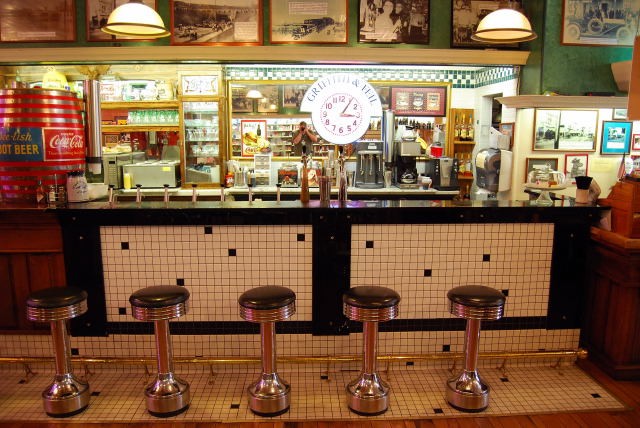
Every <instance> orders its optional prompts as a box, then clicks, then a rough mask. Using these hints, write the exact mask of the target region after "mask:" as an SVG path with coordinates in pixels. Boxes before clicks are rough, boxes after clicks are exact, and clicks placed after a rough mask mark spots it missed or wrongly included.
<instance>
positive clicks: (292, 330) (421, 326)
mask: <svg viewBox="0 0 640 428" xmlns="http://www.w3.org/2000/svg"><path fill="white" fill-rule="evenodd" d="M466 322H467V321H466V320H465V319H462V318H435V319H410V320H405V319H395V320H392V321H388V322H385V323H381V324H380V325H379V326H378V327H379V329H380V331H381V332H398V331H464V330H465V327H466ZM546 324H547V319H546V317H507V318H502V319H499V320H497V321H491V322H488V323H485V324H483V325H482V329H483V330H539V329H544V328H545V326H546ZM339 327H340V331H339V333H340V332H344V333H341V334H345V333H361V332H362V323H361V322H357V321H349V320H345V321H344V322H342V323H341V324H340V326H339ZM170 329H171V333H172V334H225V335H226V334H258V333H260V325H259V324H258V323H250V322H245V321H204V322H201V321H181V322H175V323H170ZM276 332H277V333H284V334H312V333H313V332H314V321H283V322H277V323H276ZM105 334H153V324H152V323H144V322H137V321H126V322H109V323H107V326H106V331H105ZM450 346H451V345H449V344H447V345H443V347H442V352H450V349H451V347H450ZM447 347H448V348H447Z"/></svg>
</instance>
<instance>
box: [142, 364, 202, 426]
mask: <svg viewBox="0 0 640 428" xmlns="http://www.w3.org/2000/svg"><path fill="white" fill-rule="evenodd" d="M144 396H145V401H146V403H147V410H148V411H149V413H150V414H151V415H153V416H158V417H168V416H173V415H177V414H179V413H182V412H183V411H185V410H187V408H188V407H189V402H190V399H191V397H190V393H189V384H188V383H187V382H185V381H183V380H182V379H180V378H178V377H176V376H174V375H173V373H165V374H158V375H157V376H156V379H155V381H153V382H151V383H150V384H149V385H147V387H146V388H145V389H144Z"/></svg>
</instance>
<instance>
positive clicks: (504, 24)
mask: <svg viewBox="0 0 640 428" xmlns="http://www.w3.org/2000/svg"><path fill="white" fill-rule="evenodd" d="M536 37H538V36H537V35H536V33H534V32H533V30H532V29H531V23H530V22H529V20H528V19H527V17H526V16H524V15H523V14H522V13H521V12H519V11H517V10H515V9H498V10H495V11H493V12H491V13H490V14H488V15H487V16H485V17H484V18H483V19H482V21H480V23H479V24H478V28H476V32H475V33H473V35H472V36H471V38H472V39H473V40H475V41H478V42H483V43H498V44H505V43H518V42H528V41H529V40H533V39H535V38H536Z"/></svg>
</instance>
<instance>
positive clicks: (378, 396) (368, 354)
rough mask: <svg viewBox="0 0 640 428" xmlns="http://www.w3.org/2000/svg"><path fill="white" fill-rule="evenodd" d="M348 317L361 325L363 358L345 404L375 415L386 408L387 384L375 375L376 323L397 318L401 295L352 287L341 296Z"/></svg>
mask: <svg viewBox="0 0 640 428" xmlns="http://www.w3.org/2000/svg"><path fill="white" fill-rule="evenodd" d="M342 302H343V306H342V308H343V311H344V314H345V316H346V317H347V318H349V319H350V320H354V321H361V322H362V323H363V326H362V331H363V342H364V346H363V349H364V355H363V361H362V371H361V372H360V377H358V378H357V379H355V380H354V381H352V382H350V383H349V384H347V387H346V392H347V404H348V406H349V408H350V409H351V410H352V411H353V412H354V413H357V414H359V415H364V416H375V415H379V414H382V413H384V412H386V411H387V409H388V408H389V385H388V384H387V383H386V382H384V381H383V380H382V379H381V378H380V377H379V375H378V373H376V358H377V348H378V343H377V342H378V323H379V322H383V321H389V320H392V319H394V318H396V317H397V316H398V304H399V303H400V295H399V294H398V293H396V292H395V291H393V290H392V289H390V288H386V287H376V286H362V287H353V288H350V289H349V290H347V291H346V292H345V293H344V295H343V296H342Z"/></svg>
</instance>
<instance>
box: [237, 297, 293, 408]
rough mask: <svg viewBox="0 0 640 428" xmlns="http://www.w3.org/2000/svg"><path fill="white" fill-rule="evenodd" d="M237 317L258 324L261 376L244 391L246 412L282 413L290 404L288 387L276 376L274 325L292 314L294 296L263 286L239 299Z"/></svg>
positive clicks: (285, 382)
mask: <svg viewBox="0 0 640 428" xmlns="http://www.w3.org/2000/svg"><path fill="white" fill-rule="evenodd" d="M238 304H239V305H240V317H242V319H244V320H246V321H250V322H255V323H260V348H261V349H260V350H261V356H262V374H261V375H260V377H259V378H258V380H257V381H256V382H254V383H252V384H251V385H249V387H248V388H247V392H248V393H249V408H250V409H251V411H252V412H253V413H255V414H257V415H259V416H277V415H281V414H283V413H286V412H287V411H288V410H289V405H290V403H291V398H290V395H291V394H290V393H291V387H290V386H289V384H288V383H287V381H285V380H284V379H282V378H281V377H280V376H279V375H278V373H277V372H276V330H275V322H276V321H284V320H286V319H287V318H289V317H290V316H291V315H293V314H294V313H295V312H296V294H295V293H294V292H293V291H291V290H290V289H288V288H286V287H280V286H263V287H256V288H252V289H251V290H247V291H245V292H244V293H242V294H241V295H240V297H239V298H238Z"/></svg>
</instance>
